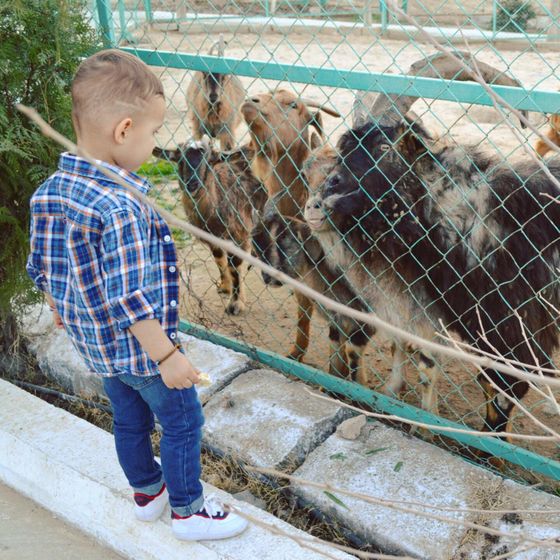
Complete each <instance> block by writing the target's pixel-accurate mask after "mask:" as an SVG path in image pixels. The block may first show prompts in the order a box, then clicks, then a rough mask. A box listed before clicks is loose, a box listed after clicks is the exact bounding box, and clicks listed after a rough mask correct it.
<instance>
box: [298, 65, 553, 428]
mask: <svg viewBox="0 0 560 560" xmlns="http://www.w3.org/2000/svg"><path fill="white" fill-rule="evenodd" d="M465 60H468V59H467V58H466V57H465ZM440 63H441V66H442V68H446V69H448V70H450V71H453V72H454V74H457V73H458V72H460V70H459V69H457V68H455V69H454V68H453V65H452V64H450V62H449V60H446V59H445V58H444V57H443V56H442V55H440V57H437V56H436V57H432V58H431V60H430V64H431V65H432V67H435V68H437V66H438V65H439V64H440ZM421 64H424V61H421V62H420V63H417V65H421ZM446 72H447V70H446ZM496 73H497V71H495V73H494V75H495V74H496ZM454 74H452V75H451V76H449V77H453V75H454ZM491 77H492V76H490V78H491ZM488 81H491V79H490V80H488ZM414 101H415V98H411V97H405V98H403V97H400V98H397V97H396V96H384V95H380V96H378V98H377V99H376V102H375V103H374V105H373V107H372V108H371V111H370V113H369V115H370V118H371V120H370V122H366V123H365V124H362V125H361V126H358V127H356V128H354V129H353V130H350V131H348V132H346V133H345V134H344V135H343V136H342V137H341V139H340V141H339V143H338V152H339V155H338V159H337V164H336V166H335V168H334V169H333V171H332V172H331V173H330V175H329V176H328V178H327V179H326V181H325V183H324V185H323V187H322V189H321V191H320V193H318V194H317V195H316V196H315V197H313V198H312V199H310V200H309V202H308V205H307V208H306V218H307V223H308V224H309V225H310V227H311V229H312V230H313V231H314V234H315V235H316V236H317V238H318V239H319V240H320V241H321V244H322V245H323V247H324V248H325V251H326V252H327V253H329V254H330V255H331V256H333V258H334V260H335V262H336V263H337V264H338V265H339V266H340V268H342V269H343V270H344V272H345V274H346V278H347V279H348V281H349V282H350V284H351V285H352V287H353V288H354V289H355V290H356V292H357V293H358V294H359V295H360V297H362V298H363V299H364V300H365V301H366V303H367V304H368V305H370V306H371V308H373V309H374V310H375V312H376V313H377V314H378V315H379V316H381V317H382V318H384V319H386V320H387V321H389V322H391V323H392V324H395V325H397V326H400V327H402V328H404V329H405V330H408V331H412V332H415V333H416V334H420V335H423V336H424V337H426V338H432V337H433V334H434V331H437V330H440V328H441V327H440V325H439V321H441V322H442V324H443V326H444V327H445V328H446V329H449V330H450V331H452V332H455V333H456V334H458V335H459V336H460V337H461V338H462V339H463V340H465V341H467V342H468V343H469V344H472V345H473V346H475V347H477V348H480V349H481V350H485V351H488V352H491V353H495V352H497V353H499V354H500V355H502V356H503V357H504V358H506V359H511V360H516V361H518V362H520V363H524V364H535V362H536V361H537V362H538V364H539V365H540V366H541V367H544V368H546V367H551V365H552V364H551V355H552V352H553V351H554V349H555V348H557V347H558V326H559V325H558V317H557V314H556V313H555V312H554V311H552V310H551V308H550V307H549V306H548V305H547V304H546V303H544V302H543V298H544V299H546V300H547V301H548V302H549V303H551V304H552V306H554V307H555V308H558V307H559V306H560V285H559V281H558V267H559V266H560V229H559V228H560V225H559V224H560V204H558V200H559V199H558V190H557V188H556V187H555V185H554V184H553V183H552V181H551V180H550V179H549V178H548V177H547V175H546V174H545V172H544V171H543V170H542V169H541V168H540V167H539V166H538V165H537V164H536V163H533V162H522V163H511V162H507V161H505V160H504V159H502V158H501V157H500V156H498V155H495V154H494V155H492V154H488V153H485V152H484V151H482V150H481V149H479V148H478V147H473V146H465V145H453V146H451V145H447V144H445V143H443V142H437V141H434V140H433V139H432V138H428V137H426V135H425V134H424V133H423V129H422V128H421V127H418V126H416V125H415V124H414V123H411V122H409V121H407V120H406V119H404V118H403V115H406V114H407V112H408V111H409V109H410V107H411V106H412V104H413V103H414ZM548 169H549V171H550V173H552V175H553V176H554V177H556V178H560V163H555V162H554V161H551V162H550V165H549V166H548ZM549 197H551V198H552V199H553V200H551V199H550V198H549ZM521 321H522V322H523V324H521ZM485 373H486V374H487V375H488V377H489V378H490V379H491V380H492V382H493V383H495V384H496V386H497V387H499V388H500V389H501V390H502V391H503V393H502V392H501V391H497V390H496V389H495V388H494V386H493V385H492V384H491V383H489V382H488V381H487V380H486V378H485V377H484V376H481V377H480V381H481V383H482V386H483V388H484V391H485V394H486V396H487V399H488V402H487V414H486V421H485V427H486V429H488V430H496V431H501V430H506V431H511V426H510V421H511V413H512V410H513V408H514V406H515V401H516V400H520V399H521V398H523V396H524V395H525V394H526V393H527V390H528V384H527V382H525V381H521V380H518V379H516V378H514V377H511V376H508V375H506V374H501V373H499V372H497V371H495V370H493V369H490V368H488V369H485ZM506 395H507V396H506ZM508 397H509V398H508Z"/></svg>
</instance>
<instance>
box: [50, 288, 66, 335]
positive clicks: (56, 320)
mask: <svg viewBox="0 0 560 560" xmlns="http://www.w3.org/2000/svg"><path fill="white" fill-rule="evenodd" d="M45 299H46V300H47V305H48V306H49V309H50V310H51V311H52V314H53V321H54V326H55V327H56V328H57V329H62V328H64V325H63V324H62V319H61V318H60V315H59V313H58V311H57V310H56V306H55V304H54V299H53V298H52V296H51V294H49V293H46V294H45Z"/></svg>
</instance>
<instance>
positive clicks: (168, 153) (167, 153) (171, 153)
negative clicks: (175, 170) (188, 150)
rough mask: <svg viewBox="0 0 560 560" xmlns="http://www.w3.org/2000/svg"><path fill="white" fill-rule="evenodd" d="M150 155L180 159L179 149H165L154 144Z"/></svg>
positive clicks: (172, 159)
mask: <svg viewBox="0 0 560 560" xmlns="http://www.w3.org/2000/svg"><path fill="white" fill-rule="evenodd" d="M152 155H153V156H155V157H157V158H160V159H167V160H169V161H179V160H180V159H181V150H177V149H176V150H165V149H163V148H158V147H157V146H156V147H155V148H154V149H153V151H152Z"/></svg>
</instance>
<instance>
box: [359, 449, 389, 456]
mask: <svg viewBox="0 0 560 560" xmlns="http://www.w3.org/2000/svg"><path fill="white" fill-rule="evenodd" d="M386 449H389V448H388V447H377V448H376V449H370V450H369V451H366V453H365V454H366V455H375V454H376V453H380V452H381V451H385V450H386Z"/></svg>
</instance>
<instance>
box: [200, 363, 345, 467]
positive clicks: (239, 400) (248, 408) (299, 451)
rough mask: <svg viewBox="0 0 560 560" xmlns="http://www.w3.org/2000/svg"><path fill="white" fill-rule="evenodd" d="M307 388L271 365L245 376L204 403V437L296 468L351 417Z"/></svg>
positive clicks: (248, 457)
mask: <svg viewBox="0 0 560 560" xmlns="http://www.w3.org/2000/svg"><path fill="white" fill-rule="evenodd" d="M304 388H305V385H304V384H303V383H301V382H297V381H292V380H289V379H287V378H286V377H285V376H283V375H281V374H279V373H276V372H274V371H271V370H267V369H259V370H253V371H250V372H247V373H243V374H241V375H239V376H238V377H237V378H236V379H234V381H233V382H232V383H231V384H230V385H228V386H227V387H225V388H224V389H223V390H222V391H221V392H220V393H219V394H217V395H215V396H213V397H212V398H211V399H210V400H209V401H208V403H207V404H206V406H205V407H204V415H205V417H206V424H205V427H204V441H205V442H206V443H207V444H209V445H210V446H212V447H215V448H217V449H219V450H221V451H223V452H228V453H231V454H232V455H234V456H235V457H236V458H237V459H240V460H242V461H244V462H246V463H249V464H251V465H254V466H260V467H276V468H283V469H286V470H288V471H290V470H293V469H294V468H295V467H297V466H298V465H299V464H301V462H302V461H303V459H304V458H305V456H306V455H307V454H308V453H309V452H310V451H311V450H312V449H314V448H315V447H316V446H317V445H319V444H320V443H321V442H322V441H324V439H325V438H326V437H328V436H329V435H330V434H331V433H332V432H333V431H334V430H335V428H336V426H337V424H339V423H340V422H341V421H342V420H343V419H344V418H347V417H348V416H349V412H348V410H347V409H344V408H343V407H341V406H339V405H337V404H333V403H330V402H325V401H322V400H319V399H314V398H312V397H310V396H309V395H307V394H306V393H305V389H304Z"/></svg>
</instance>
